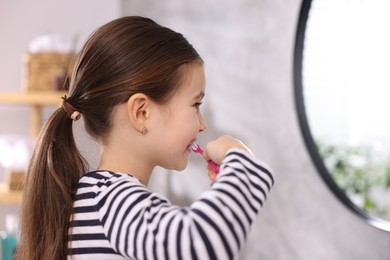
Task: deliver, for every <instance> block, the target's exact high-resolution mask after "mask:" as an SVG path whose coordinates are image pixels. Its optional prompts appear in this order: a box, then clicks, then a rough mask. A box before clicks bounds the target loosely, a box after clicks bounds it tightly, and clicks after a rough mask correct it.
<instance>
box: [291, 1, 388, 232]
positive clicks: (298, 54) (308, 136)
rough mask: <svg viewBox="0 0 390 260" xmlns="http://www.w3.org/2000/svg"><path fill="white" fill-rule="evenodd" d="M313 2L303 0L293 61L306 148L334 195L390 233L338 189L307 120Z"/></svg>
mask: <svg viewBox="0 0 390 260" xmlns="http://www.w3.org/2000/svg"><path fill="white" fill-rule="evenodd" d="M311 3H312V0H302V5H301V10H300V13H299V19H298V26H297V30H296V35H295V46H294V61H293V77H294V82H293V84H294V98H295V109H296V113H297V116H298V121H299V125H300V128H301V134H302V136H303V139H304V142H305V145H306V148H307V149H308V152H309V154H310V157H311V160H312V162H313V163H314V165H315V167H316V169H317V170H318V172H319V174H320V176H321V178H322V180H323V181H324V182H325V184H326V185H327V186H328V188H330V190H331V191H332V192H333V194H334V195H335V196H336V197H337V198H338V199H339V200H340V201H341V202H342V203H343V204H344V205H345V206H346V207H347V208H348V209H350V210H352V212H353V213H355V214H357V215H358V216H360V217H362V218H363V219H364V220H365V221H366V222H367V223H368V224H370V225H371V226H374V227H376V228H379V229H381V230H384V231H388V232H390V222H389V221H386V220H384V219H381V218H379V217H377V216H373V215H371V214H369V213H367V212H366V211H364V210H363V209H361V208H359V207H357V206H356V205H355V204H354V203H353V202H352V201H351V200H350V199H349V198H348V196H347V195H346V194H345V193H344V192H343V191H342V190H341V189H340V188H339V187H338V185H337V184H336V182H335V181H334V180H333V178H332V177H331V175H330V173H329V171H328V169H327V168H326V166H325V164H324V161H323V158H322V157H321V155H320V153H319V151H318V149H317V147H316V145H315V142H314V139H313V136H312V133H311V131H310V127H309V124H308V120H307V115H306V109H305V102H304V95H303V82H302V61H303V49H304V40H305V32H306V22H307V20H308V17H309V12H310V7H311Z"/></svg>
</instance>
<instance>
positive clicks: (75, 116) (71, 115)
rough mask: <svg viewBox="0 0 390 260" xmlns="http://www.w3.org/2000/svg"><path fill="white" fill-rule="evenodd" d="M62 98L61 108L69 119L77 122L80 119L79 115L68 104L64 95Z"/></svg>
mask: <svg viewBox="0 0 390 260" xmlns="http://www.w3.org/2000/svg"><path fill="white" fill-rule="evenodd" d="M61 98H62V108H63V109H64V110H65V112H66V113H67V114H68V116H69V118H70V119H72V120H73V121H77V120H79V119H80V117H81V113H80V112H79V111H77V110H76V108H74V106H72V105H71V104H70V103H69V100H68V97H67V96H66V95H65V96H63V97H61Z"/></svg>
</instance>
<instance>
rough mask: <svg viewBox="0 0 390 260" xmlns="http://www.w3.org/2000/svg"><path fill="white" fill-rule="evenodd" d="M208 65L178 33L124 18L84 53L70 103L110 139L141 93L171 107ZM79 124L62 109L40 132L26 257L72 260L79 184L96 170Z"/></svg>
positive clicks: (25, 211) (25, 219) (29, 183)
mask: <svg viewBox="0 0 390 260" xmlns="http://www.w3.org/2000/svg"><path fill="white" fill-rule="evenodd" d="M192 62H201V63H202V60H201V58H200V56H199V55H198V53H197V52H196V50H195V49H194V48H193V47H192V46H191V44H189V43H188V41H187V40H186V39H185V38H184V37H183V36H182V35H181V34H180V33H177V32H174V31H172V30H170V29H168V28H166V27H163V26H160V25H158V24H157V23H155V22H154V21H152V20H150V19H148V18H143V17H138V16H131V17H122V18H119V19H116V20H114V21H112V22H109V23H108V24H106V25H104V26H102V27H100V28H99V29H98V30H96V31H95V32H94V33H93V34H92V35H91V37H90V38H89V40H88V41H87V42H86V44H85V45H84V47H83V48H82V50H81V52H80V54H79V57H78V61H77V63H76V66H75V69H74V72H73V74H72V78H71V81H70V91H69V97H68V99H67V102H69V104H71V106H73V107H74V108H75V109H77V110H78V111H79V112H80V113H81V114H82V115H83V119H84V124H85V128H86V130H87V132H88V133H89V134H90V135H91V136H92V137H93V138H95V139H96V140H98V141H100V142H103V143H104V141H105V140H106V138H107V135H108V133H109V132H110V129H111V121H110V118H111V116H110V115H111V113H112V112H113V110H114V108H115V107H116V106H117V105H119V104H121V103H124V102H126V101H127V100H128V99H129V98H130V97H131V96H132V95H133V94H135V93H144V94H145V95H147V96H148V97H150V98H151V99H153V100H154V101H156V102H160V103H164V102H167V101H168V100H169V98H170V97H171V96H172V95H173V93H174V92H175V90H176V89H177V86H178V85H179V83H180V80H181V78H182V73H180V68H181V67H182V65H184V64H188V63H192ZM72 122H73V120H72V119H70V118H69V115H68V114H67V113H66V111H65V110H64V109H63V108H59V109H57V110H56V111H55V112H54V114H53V115H52V116H51V117H50V118H49V120H48V121H47V122H46V124H45V126H44V127H43V129H42V130H41V132H40V135H39V137H38V140H37V145H36V148H35V150H34V153H33V156H32V159H31V162H30V165H29V169H28V173H27V179H26V183H25V190H24V195H23V202H22V210H21V232H20V235H21V239H20V246H19V249H18V258H21V259H28V260H32V259H65V258H66V251H67V235H68V229H69V221H70V217H71V214H72V212H73V198H74V195H75V193H76V191H77V185H78V180H79V178H80V177H81V175H82V174H84V173H86V172H87V171H88V165H87V163H86V161H85V160H84V158H83V157H82V155H81V154H80V153H79V151H78V150H77V147H76V144H75V141H74V137H73V132H72Z"/></svg>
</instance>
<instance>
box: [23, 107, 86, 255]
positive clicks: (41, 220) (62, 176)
mask: <svg viewBox="0 0 390 260" xmlns="http://www.w3.org/2000/svg"><path fill="white" fill-rule="evenodd" d="M72 123H73V120H72V119H70V118H69V116H68V114H67V113H66V111H65V110H64V109H63V108H59V109H57V111H55V113H54V114H53V115H52V116H51V117H50V118H49V120H48V121H47V123H46V124H45V126H44V128H43V129H42V131H41V132H40V135H39V137H38V140H37V144H36V148H35V150H34V153H33V155H32V158H31V162H30V165H29V168H28V172H27V176H26V181H25V186H24V194H23V200H22V210H21V230H20V247H19V249H18V252H17V258H18V259H26V260H27V259H28V260H33V259H65V257H66V250H67V245H66V243H67V242H66V241H67V239H66V237H67V234H68V228H69V221H70V216H71V214H72V211H73V200H74V195H75V193H76V190H77V183H78V180H79V178H80V177H81V175H82V174H83V173H85V172H86V170H87V168H88V166H87V162H86V161H85V159H84V158H83V157H82V156H81V154H80V152H79V151H78V149H77V147H76V143H75V140H74V137H73V130H72Z"/></svg>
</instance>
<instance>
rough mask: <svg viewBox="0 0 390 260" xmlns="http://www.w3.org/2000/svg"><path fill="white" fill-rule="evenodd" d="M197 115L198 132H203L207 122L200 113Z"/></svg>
mask: <svg viewBox="0 0 390 260" xmlns="http://www.w3.org/2000/svg"><path fill="white" fill-rule="evenodd" d="M198 117H199V132H203V131H204V130H205V129H206V128H207V124H206V121H205V120H204V118H203V116H202V114H201V113H199V114H198Z"/></svg>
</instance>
